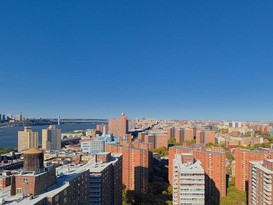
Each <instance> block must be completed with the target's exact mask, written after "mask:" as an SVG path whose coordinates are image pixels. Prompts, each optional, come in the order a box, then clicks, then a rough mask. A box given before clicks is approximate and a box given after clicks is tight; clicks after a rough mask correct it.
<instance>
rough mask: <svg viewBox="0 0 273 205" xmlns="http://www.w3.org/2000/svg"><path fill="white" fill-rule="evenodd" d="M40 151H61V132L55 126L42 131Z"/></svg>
mask: <svg viewBox="0 0 273 205" xmlns="http://www.w3.org/2000/svg"><path fill="white" fill-rule="evenodd" d="M42 149H43V150H61V130H60V129H58V128H57V127H56V126H55V125H50V126H49V127H48V128H46V129H42Z"/></svg>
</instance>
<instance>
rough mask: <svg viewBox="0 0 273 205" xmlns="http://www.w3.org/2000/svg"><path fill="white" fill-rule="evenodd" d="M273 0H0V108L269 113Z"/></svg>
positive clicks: (177, 114) (82, 113) (233, 115)
mask: <svg viewBox="0 0 273 205" xmlns="http://www.w3.org/2000/svg"><path fill="white" fill-rule="evenodd" d="M272 76H273V1H272V0H263V1H260V0H259V1H258V0H253V1H246V0H245V1H242V0H228V1H219V0H209V1H208V0H177V1H167V0H164V1H163V0H155V1H152V0H151V1H147V0H137V1H134V0H131V1H128V0H119V1H114V0H109V1H98V0H96V1H95V0H94V1H91V0H81V1H76V0H75V1H71V0H65V1H63V0H47V1H37V0H32V1H30V0H23V1H22V0H1V1H0V113H6V114H8V113H12V114H16V113H18V112H20V111H21V112H23V115H24V116H26V117H55V116H57V115H61V117H83V118H85V117H87V118H110V117H114V116H119V115H120V113H121V112H125V113H126V114H127V115H128V116H129V117H130V118H136V117H157V118H166V119H224V120H225V119H234V120H273V81H272Z"/></svg>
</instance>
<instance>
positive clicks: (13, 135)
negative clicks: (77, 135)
mask: <svg viewBox="0 0 273 205" xmlns="http://www.w3.org/2000/svg"><path fill="white" fill-rule="evenodd" d="M96 124H97V123H68V124H61V125H57V127H58V128H59V129H61V130H62V132H69V131H73V130H85V129H94V128H95V127H96ZM47 127H48V125H36V126H32V130H33V131H35V132H39V144H41V142H42V129H44V128H47ZM21 130H24V127H6V128H0V147H5V148H17V146H18V131H21Z"/></svg>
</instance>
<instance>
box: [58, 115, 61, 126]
mask: <svg viewBox="0 0 273 205" xmlns="http://www.w3.org/2000/svg"><path fill="white" fill-rule="evenodd" d="M60 124H61V116H60V115H59V116H58V125H60Z"/></svg>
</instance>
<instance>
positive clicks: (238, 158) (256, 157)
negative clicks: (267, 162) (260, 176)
mask: <svg viewBox="0 0 273 205" xmlns="http://www.w3.org/2000/svg"><path fill="white" fill-rule="evenodd" d="M272 157H273V152H272V150H269V149H259V150H246V149H241V148H236V149H235V176H236V177H235V186H236V188H237V189H239V190H241V191H248V181H249V162H250V161H260V160H263V159H267V158H269V159H271V158H272Z"/></svg>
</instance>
